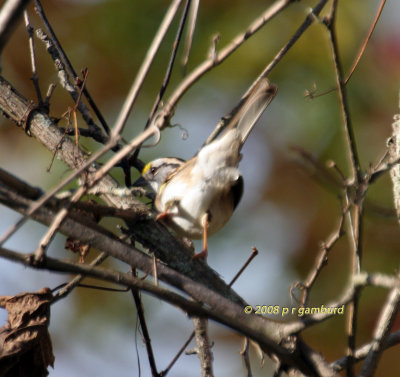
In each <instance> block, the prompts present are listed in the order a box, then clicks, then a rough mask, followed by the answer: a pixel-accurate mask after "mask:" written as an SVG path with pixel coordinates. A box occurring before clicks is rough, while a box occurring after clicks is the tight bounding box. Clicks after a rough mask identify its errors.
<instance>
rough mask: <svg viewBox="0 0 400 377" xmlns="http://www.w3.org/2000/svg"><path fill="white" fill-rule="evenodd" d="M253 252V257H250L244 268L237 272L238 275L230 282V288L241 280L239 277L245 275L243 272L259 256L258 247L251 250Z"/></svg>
mask: <svg viewBox="0 0 400 377" xmlns="http://www.w3.org/2000/svg"><path fill="white" fill-rule="evenodd" d="M251 250H252V252H251V255H250V256H249V259H247V261H246V262H245V264H244V265H243V266H242V268H241V269H240V270H239V271H238V272H237V274H236V275H235V276H234V277H233V279H232V280H231V281H230V283H229V284H228V285H229V286H230V287H232V285H233V284H235V281H236V280H237V279H238V278H239V276H240V275H241V274H242V273H243V271H244V270H245V269H246V268H247V266H248V265H249V264H250V263H251V261H252V260H253V259H254V258H255V257H256V256H257V255H258V250H257V248H256V247H254V246H253V247H252V248H251Z"/></svg>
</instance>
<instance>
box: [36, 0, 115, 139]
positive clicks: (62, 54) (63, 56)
mask: <svg viewBox="0 0 400 377" xmlns="http://www.w3.org/2000/svg"><path fill="white" fill-rule="evenodd" d="M35 9H36V12H37V13H38V14H39V16H40V18H41V19H42V21H43V24H44V25H45V27H46V30H47V32H48V33H49V36H50V38H51V40H52V44H53V45H54V46H55V48H56V49H57V51H58V54H59V55H60V57H61V59H60V60H61V61H62V62H63V63H64V64H65V65H66V67H67V68H68V70H69V72H70V73H71V75H72V76H73V77H74V79H76V78H78V75H77V74H76V72H75V70H74V67H73V66H72V64H71V62H70V60H69V59H68V56H67V54H66V53H65V52H64V50H63V48H62V46H61V43H60V41H59V40H58V38H57V36H56V34H55V33H54V30H53V28H52V27H51V25H50V23H49V21H48V19H47V17H46V14H45V12H44V9H43V7H42V4H41V2H40V1H39V0H35ZM83 94H84V95H85V97H86V99H87V100H88V103H89V105H90V106H91V108H92V109H93V111H94V113H95V114H96V116H97V119H98V120H99V121H100V123H101V125H102V127H103V129H104V131H105V132H106V134H107V135H109V133H110V129H109V127H108V125H107V122H106V121H105V119H104V117H103V115H102V114H101V112H100V110H99V108H98V107H97V105H96V103H95V102H94V100H93V98H92V96H91V95H90V93H89V90H88V89H87V87H85V88H83ZM82 115H84V114H83V113H82ZM88 126H89V127H96V128H97V126H96V125H95V122H94V121H93V120H91V121H90V122H89V123H88Z"/></svg>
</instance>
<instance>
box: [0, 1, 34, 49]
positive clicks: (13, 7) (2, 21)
mask: <svg viewBox="0 0 400 377" xmlns="http://www.w3.org/2000/svg"><path fill="white" fill-rule="evenodd" d="M28 3H29V0H7V1H6V2H5V3H4V4H3V6H2V8H1V10H0V55H2V53H3V49H4V47H5V46H6V44H7V42H8V41H9V40H10V37H11V35H12V33H13V32H14V30H15V28H16V27H17V25H18V21H19V19H20V17H21V16H22V12H23V11H24V9H25V8H26V6H27V5H28Z"/></svg>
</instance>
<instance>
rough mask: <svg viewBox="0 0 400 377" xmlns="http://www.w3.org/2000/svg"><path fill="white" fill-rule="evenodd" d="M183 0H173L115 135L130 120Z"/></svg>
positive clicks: (122, 110)
mask: <svg viewBox="0 0 400 377" xmlns="http://www.w3.org/2000/svg"><path fill="white" fill-rule="evenodd" d="M181 1H182V0H174V1H172V3H171V5H170V7H169V8H168V10H167V12H166V13H165V16H164V19H163V20H162V22H161V24H160V27H159V28H158V30H157V33H156V35H155V36H154V39H153V41H152V43H151V45H150V47H149V49H148V50H147V53H146V56H145V58H144V60H143V63H142V65H141V66H140V69H139V72H138V73H137V75H136V78H135V80H134V82H133V84H132V86H131V89H130V90H129V93H128V95H127V97H126V99H125V102H124V104H123V106H122V109H121V111H120V113H119V115H118V118H117V120H116V121H115V125H114V127H113V130H112V135H113V137H116V136H117V135H120V134H121V133H122V131H123V128H124V126H125V124H126V121H127V120H128V117H129V114H130V112H131V110H132V107H133V105H134V103H135V101H136V98H137V95H138V94H139V91H140V88H141V87H142V85H143V82H144V79H145V77H146V75H147V73H148V71H149V69H150V66H151V64H152V63H153V60H154V57H155V55H156V53H157V51H158V49H159V48H160V45H161V42H162V41H163V39H164V37H165V35H166V33H167V31H168V29H169V27H170V25H171V23H172V20H173V19H174V17H175V14H176V12H177V11H178V8H179V5H180V3H181Z"/></svg>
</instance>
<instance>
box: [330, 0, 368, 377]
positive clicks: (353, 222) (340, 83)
mask: <svg viewBox="0 0 400 377" xmlns="http://www.w3.org/2000/svg"><path fill="white" fill-rule="evenodd" d="M337 4H338V2H337V0H334V1H333V2H332V7H331V11H330V13H329V15H328V16H327V17H326V19H325V25H326V27H327V30H328V32H329V37H330V47H331V52H332V57H333V62H334V68H335V76H336V85H337V88H338V96H339V104H340V109H341V114H342V123H343V127H344V136H345V140H346V145H347V148H346V150H347V155H348V158H349V163H350V167H351V180H350V181H351V182H352V183H353V185H354V186H355V187H354V189H355V191H356V195H357V197H356V198H355V200H354V201H353V202H354V204H353V205H352V206H351V208H350V210H349V212H348V219H349V227H350V235H351V239H352V249H353V250H352V265H353V266H352V270H353V271H352V273H353V275H355V274H358V273H359V272H360V270H361V257H362V249H361V246H362V245H361V239H362V212H363V199H364V194H365V191H366V188H367V186H366V187H365V186H364V188H363V187H362V186H363V183H364V182H363V176H362V172H361V165H360V159H359V155H358V151H357V145H356V139H355V135H354V130H353V126H352V123H351V117H350V109H349V104H348V100H347V92H346V85H345V82H344V76H343V69H342V63H341V60H340V57H339V49H338V42H337V37H336V30H335V29H336V28H335V24H336V11H337ZM346 201H347V203H346V205H350V203H351V202H352V201H351V200H350V198H349V193H347V195H346ZM358 306H359V291H358V290H356V291H355V294H354V297H353V300H352V302H351V303H350V304H349V306H348V319H347V339H348V346H347V355H348V356H349V362H348V365H347V376H348V377H352V376H354V367H353V363H352V357H353V355H354V351H355V345H356V331H357V314H358Z"/></svg>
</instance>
